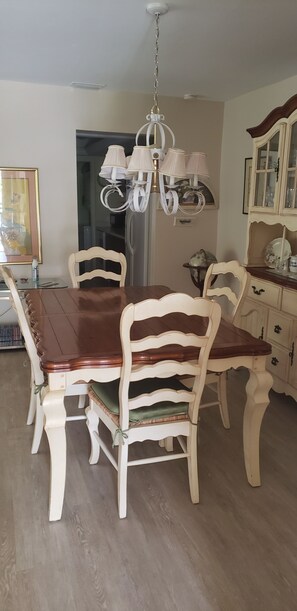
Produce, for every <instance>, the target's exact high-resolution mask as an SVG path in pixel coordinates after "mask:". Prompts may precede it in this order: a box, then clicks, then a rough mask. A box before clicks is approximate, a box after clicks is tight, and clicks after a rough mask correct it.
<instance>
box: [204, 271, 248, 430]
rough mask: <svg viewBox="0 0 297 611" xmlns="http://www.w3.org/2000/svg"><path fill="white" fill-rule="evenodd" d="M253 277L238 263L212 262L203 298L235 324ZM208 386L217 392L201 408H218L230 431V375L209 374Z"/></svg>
mask: <svg viewBox="0 0 297 611" xmlns="http://www.w3.org/2000/svg"><path fill="white" fill-rule="evenodd" d="M249 280H250V274H249V272H248V271H247V270H246V268H245V267H244V266H243V265H241V264H240V263H239V262H238V261H229V262H219V263H212V264H211V265H210V266H209V268H208V270H207V272H206V275H205V280H204V287H203V293H202V296H203V297H205V298H208V299H212V300H215V301H217V302H218V303H219V304H220V306H221V309H222V318H223V319H224V320H228V321H229V322H232V323H233V324H235V325H236V320H237V315H238V313H239V308H240V305H241V303H242V300H243V298H244V297H245V295H246V292H247V290H248V284H249ZM205 383H206V387H207V388H208V389H210V390H211V391H213V392H215V394H216V398H215V399H214V401H209V402H207V403H204V402H203V401H202V403H201V405H200V408H201V409H202V408H205V407H212V406H213V405H218V406H219V409H220V414H221V419H222V422H223V426H224V427H225V428H226V429H229V428H230V418H229V410H228V403H227V372H226V371H224V372H222V373H219V374H217V373H212V372H208V373H207V375H206V382H205Z"/></svg>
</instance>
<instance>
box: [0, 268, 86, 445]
mask: <svg viewBox="0 0 297 611" xmlns="http://www.w3.org/2000/svg"><path fill="white" fill-rule="evenodd" d="M1 271H2V276H3V280H4V282H5V284H6V286H7V288H8V289H9V290H10V295H11V299H12V303H13V306H14V309H15V311H16V314H17V318H18V323H19V326H20V329H21V333H22V335H23V338H24V341H25V348H26V350H27V354H28V356H29V360H30V364H31V385H30V387H31V391H30V403H29V410H28V415H27V424H32V423H33V422H34V419H35V426H34V434H33V441H32V447H31V453H32V454H36V453H37V452H38V449H39V445H40V441H41V437H42V432H43V421H44V417H43V409H42V399H43V396H44V393H45V391H46V386H47V381H46V378H45V376H44V373H43V371H42V369H41V367H40V361H39V356H38V354H37V349H36V346H35V342H34V339H33V336H32V332H31V328H30V325H29V323H28V320H27V317H26V313H25V310H24V308H23V304H22V301H21V298H20V294H19V292H18V289H17V286H16V282H15V279H14V277H13V274H12V272H11V270H10V268H9V267H6V266H2V267H1ZM87 392H88V385H87V384H73V385H72V386H69V387H68V388H67V389H66V392H65V395H66V396H73V395H75V396H76V395H78V396H79V404H78V406H79V407H83V405H84V404H85V396H86V395H87ZM66 420H68V421H69V420H86V416H85V414H83V415H79V416H67V417H66Z"/></svg>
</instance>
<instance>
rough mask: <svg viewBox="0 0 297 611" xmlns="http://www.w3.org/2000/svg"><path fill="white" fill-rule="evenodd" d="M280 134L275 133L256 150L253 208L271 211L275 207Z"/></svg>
mask: <svg viewBox="0 0 297 611" xmlns="http://www.w3.org/2000/svg"><path fill="white" fill-rule="evenodd" d="M279 142H280V132H279V131H277V132H276V133H275V134H274V135H273V136H272V137H271V138H270V139H269V140H268V141H267V142H266V143H265V144H263V145H262V146H259V148H258V149H257V162H256V177H255V179H256V182H255V191H254V201H253V206H255V207H257V208H262V209H263V208H265V209H270V210H273V209H274V208H275V207H276V192H277V183H278V171H279V167H278V166H279Z"/></svg>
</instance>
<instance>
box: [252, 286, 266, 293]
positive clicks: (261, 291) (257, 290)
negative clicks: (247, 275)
mask: <svg viewBox="0 0 297 611" xmlns="http://www.w3.org/2000/svg"><path fill="white" fill-rule="evenodd" d="M252 289H253V291H254V294H255V295H261V293H265V289H256V287H255V286H254V285H252Z"/></svg>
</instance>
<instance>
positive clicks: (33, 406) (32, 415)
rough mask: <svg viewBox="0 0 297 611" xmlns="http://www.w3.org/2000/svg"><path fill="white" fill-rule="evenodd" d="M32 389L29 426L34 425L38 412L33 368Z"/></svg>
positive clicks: (28, 418) (28, 416)
mask: <svg viewBox="0 0 297 611" xmlns="http://www.w3.org/2000/svg"><path fill="white" fill-rule="evenodd" d="M30 388H31V392H30V403H29V409H28V415H27V424H33V422H34V418H35V412H36V395H35V384H34V377H33V371H32V367H31V382H30Z"/></svg>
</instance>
